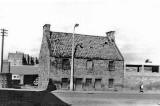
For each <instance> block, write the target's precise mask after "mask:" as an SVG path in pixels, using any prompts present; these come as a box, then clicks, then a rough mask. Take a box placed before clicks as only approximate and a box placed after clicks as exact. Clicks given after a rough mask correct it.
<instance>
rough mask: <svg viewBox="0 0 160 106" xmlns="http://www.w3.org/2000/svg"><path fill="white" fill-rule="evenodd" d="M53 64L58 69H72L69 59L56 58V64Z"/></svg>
mask: <svg viewBox="0 0 160 106" xmlns="http://www.w3.org/2000/svg"><path fill="white" fill-rule="evenodd" d="M52 64H53V65H54V64H55V66H56V68H58V69H63V70H69V69H70V68H71V67H70V61H69V59H67V58H56V62H55V63H54V62H53V63H52Z"/></svg>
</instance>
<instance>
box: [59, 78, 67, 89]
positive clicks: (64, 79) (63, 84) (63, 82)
mask: <svg viewBox="0 0 160 106" xmlns="http://www.w3.org/2000/svg"><path fill="white" fill-rule="evenodd" d="M68 86H69V79H68V78H62V85H61V87H62V88H68Z"/></svg>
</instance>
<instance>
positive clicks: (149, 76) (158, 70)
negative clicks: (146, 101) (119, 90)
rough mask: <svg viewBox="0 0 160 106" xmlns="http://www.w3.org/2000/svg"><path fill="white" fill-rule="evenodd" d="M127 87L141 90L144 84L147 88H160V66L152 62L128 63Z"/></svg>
mask: <svg viewBox="0 0 160 106" xmlns="http://www.w3.org/2000/svg"><path fill="white" fill-rule="evenodd" d="M124 79H125V83H124V84H125V88H128V89H132V90H139V88H140V85H141V84H143V85H144V89H145V90H160V67H159V65H155V64H152V63H145V64H126V65H125V75H124Z"/></svg>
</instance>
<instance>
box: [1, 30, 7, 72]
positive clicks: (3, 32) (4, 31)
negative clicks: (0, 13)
mask: <svg viewBox="0 0 160 106" xmlns="http://www.w3.org/2000/svg"><path fill="white" fill-rule="evenodd" d="M0 30H1V33H2V35H1V36H2V48H1V73H2V70H3V47H4V36H7V35H6V34H7V31H8V30H6V29H0Z"/></svg>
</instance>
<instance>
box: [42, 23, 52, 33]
mask: <svg viewBox="0 0 160 106" xmlns="http://www.w3.org/2000/svg"><path fill="white" fill-rule="evenodd" d="M50 27H51V25H50V24H45V25H44V26H43V31H46V30H47V31H50Z"/></svg>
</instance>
